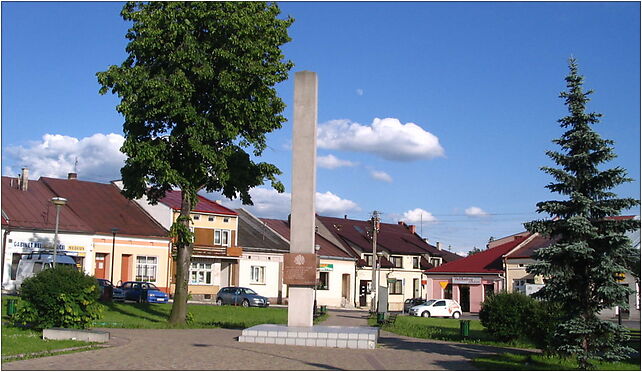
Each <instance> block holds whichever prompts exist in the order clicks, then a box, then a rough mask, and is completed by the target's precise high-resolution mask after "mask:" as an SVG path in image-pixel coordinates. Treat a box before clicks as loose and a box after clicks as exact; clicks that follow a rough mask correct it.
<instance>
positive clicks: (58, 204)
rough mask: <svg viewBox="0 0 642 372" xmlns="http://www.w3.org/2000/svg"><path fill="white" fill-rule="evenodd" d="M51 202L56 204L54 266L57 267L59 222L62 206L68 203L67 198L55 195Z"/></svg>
mask: <svg viewBox="0 0 642 372" xmlns="http://www.w3.org/2000/svg"><path fill="white" fill-rule="evenodd" d="M51 202H52V203H53V204H54V205H55V206H56V229H55V231H54V249H53V267H56V255H57V254H58V224H59V222H60V207H62V206H63V205H65V204H67V199H65V198H61V197H59V196H55V197H53V198H51Z"/></svg>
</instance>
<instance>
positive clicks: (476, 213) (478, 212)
mask: <svg viewBox="0 0 642 372" xmlns="http://www.w3.org/2000/svg"><path fill="white" fill-rule="evenodd" d="M464 213H466V215H467V216H470V217H485V216H488V213H487V212H486V211H484V210H483V209H481V208H479V207H470V208H466V210H465V211H464Z"/></svg>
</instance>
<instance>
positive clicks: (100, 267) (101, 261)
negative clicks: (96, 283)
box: [95, 253, 107, 279]
mask: <svg viewBox="0 0 642 372" xmlns="http://www.w3.org/2000/svg"><path fill="white" fill-rule="evenodd" d="M105 257H107V253H96V266H95V267H96V269H95V273H96V278H98V279H107V277H106V276H105V271H107V270H106V267H105V262H106V260H105Z"/></svg>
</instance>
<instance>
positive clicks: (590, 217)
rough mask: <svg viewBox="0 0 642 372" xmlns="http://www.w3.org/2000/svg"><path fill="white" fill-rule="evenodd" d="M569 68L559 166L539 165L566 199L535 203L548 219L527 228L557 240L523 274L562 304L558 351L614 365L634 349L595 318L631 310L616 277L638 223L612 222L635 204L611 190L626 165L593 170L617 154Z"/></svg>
mask: <svg viewBox="0 0 642 372" xmlns="http://www.w3.org/2000/svg"><path fill="white" fill-rule="evenodd" d="M569 69H570V72H569V74H568V76H567V77H566V79H565V80H566V86H567V91H565V92H562V93H561V94H560V98H563V99H564V100H565V104H566V106H567V107H568V111H569V115H567V116H565V117H563V118H562V119H560V120H558V122H559V124H560V126H561V127H562V128H563V129H565V130H566V132H564V133H563V134H562V136H561V138H558V139H555V140H553V143H555V144H557V145H559V146H560V147H561V151H559V152H557V151H547V152H546V154H547V155H548V156H549V157H550V158H551V159H552V160H553V161H554V162H555V163H556V164H557V165H558V166H559V168H553V167H542V168H541V169H542V170H543V171H544V172H546V173H548V174H550V175H551V176H553V178H554V180H555V181H554V182H552V183H550V184H548V185H547V186H546V187H547V188H548V189H549V190H550V191H551V192H555V193H559V194H561V195H564V196H565V197H564V200H551V201H544V202H540V203H537V212H538V213H547V214H548V215H549V216H550V217H552V218H551V219H545V220H536V221H532V222H528V223H525V224H524V226H525V227H526V229H527V230H528V231H530V232H533V233H535V232H537V233H540V234H542V235H544V236H549V237H556V238H559V240H558V241H557V242H556V243H555V244H552V245H550V246H548V247H546V248H541V249H539V250H538V251H537V252H536V253H535V259H536V263H535V264H533V265H531V266H529V267H528V271H529V272H530V273H533V274H535V275H542V276H543V277H544V278H545V280H546V285H545V286H544V287H543V288H542V289H541V290H540V291H539V292H538V293H537V294H536V296H537V297H539V298H542V299H545V300H548V301H551V302H554V303H558V304H559V305H561V307H562V310H563V311H562V313H563V317H562V319H561V320H560V322H559V323H558V326H557V327H556V330H555V337H554V339H555V340H556V341H557V342H558V344H557V345H556V350H557V352H559V353H560V354H562V355H573V356H575V357H576V358H577V361H578V364H579V366H580V367H581V368H583V369H586V368H588V367H590V363H589V360H590V359H598V360H602V359H605V360H619V359H623V358H625V357H626V356H627V354H628V353H629V352H631V351H632V349H630V348H628V347H626V346H625V342H624V341H625V340H626V338H627V336H626V330H625V329H624V328H623V327H622V326H618V325H617V324H615V323H613V322H609V321H606V320H601V319H599V318H598V313H599V312H600V311H601V310H604V309H607V308H612V307H614V306H620V307H622V308H627V306H628V296H629V295H630V293H631V290H630V289H628V288H627V287H625V286H622V285H620V284H618V282H617V278H618V276H619V274H621V273H626V272H629V268H630V267H631V260H632V257H635V253H634V251H633V248H632V246H631V242H630V240H629V239H628V238H627V237H626V235H625V234H626V232H628V231H633V230H636V229H638V228H639V227H640V222H639V220H634V219H614V218H611V217H613V216H618V215H620V213H621V212H622V211H623V210H626V209H629V208H631V207H634V206H636V205H639V200H636V199H633V198H618V197H617V195H616V194H615V193H614V192H612V191H611V190H612V189H613V188H614V187H616V186H618V185H620V184H622V183H625V182H630V181H632V179H630V178H628V177H627V176H626V171H625V170H624V169H623V168H621V167H615V168H611V169H607V170H600V169H599V168H598V166H600V165H601V164H602V163H605V162H608V161H610V160H612V159H614V158H615V157H616V155H615V154H614V152H613V148H612V145H613V143H614V142H613V141H612V140H607V139H602V138H601V137H600V136H599V134H598V133H596V132H595V131H594V130H593V129H592V127H591V126H592V125H594V124H597V123H598V122H599V118H600V117H601V115H600V114H597V113H586V112H585V110H586V104H587V102H588V101H589V95H590V94H591V93H593V92H592V91H590V90H589V91H583V88H582V85H583V77H582V76H581V75H579V73H578V67H577V63H576V61H575V59H574V58H571V59H570V60H569Z"/></svg>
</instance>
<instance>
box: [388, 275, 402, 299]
mask: <svg viewBox="0 0 642 372" xmlns="http://www.w3.org/2000/svg"><path fill="white" fill-rule="evenodd" d="M388 294H391V295H397V294H403V281H402V280H400V279H397V280H395V281H394V282H388Z"/></svg>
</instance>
